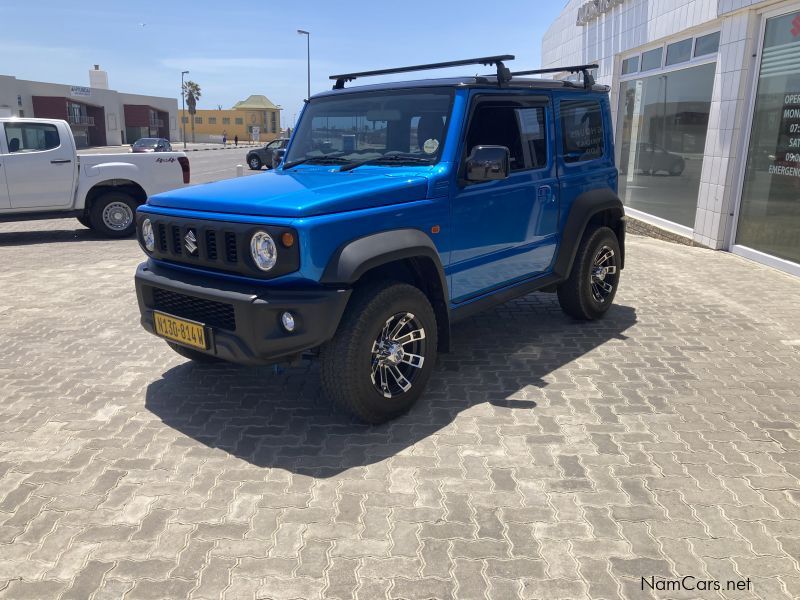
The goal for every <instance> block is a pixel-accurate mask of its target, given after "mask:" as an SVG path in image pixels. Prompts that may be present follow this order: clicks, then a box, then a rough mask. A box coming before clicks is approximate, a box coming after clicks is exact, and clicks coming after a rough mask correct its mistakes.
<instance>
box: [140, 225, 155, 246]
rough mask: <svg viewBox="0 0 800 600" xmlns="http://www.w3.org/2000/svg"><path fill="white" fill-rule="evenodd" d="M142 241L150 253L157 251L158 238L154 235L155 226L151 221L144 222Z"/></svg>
mask: <svg viewBox="0 0 800 600" xmlns="http://www.w3.org/2000/svg"><path fill="white" fill-rule="evenodd" d="M142 241H143V242H144V247H145V248H146V249H147V251H148V252H152V251H153V250H155V249H156V236H155V234H154V233H153V224H152V223H151V222H150V219H145V220H144V221H142Z"/></svg>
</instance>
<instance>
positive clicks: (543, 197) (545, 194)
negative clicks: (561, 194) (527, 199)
mask: <svg viewBox="0 0 800 600" xmlns="http://www.w3.org/2000/svg"><path fill="white" fill-rule="evenodd" d="M537 196H538V197H539V200H540V201H541V202H552V201H553V200H554V199H555V196H554V195H553V188H551V187H550V186H549V185H543V186H540V187H539V191H538V192H537Z"/></svg>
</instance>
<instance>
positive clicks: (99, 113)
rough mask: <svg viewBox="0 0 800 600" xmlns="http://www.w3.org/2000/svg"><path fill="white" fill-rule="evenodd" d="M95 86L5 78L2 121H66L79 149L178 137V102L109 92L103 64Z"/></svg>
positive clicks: (93, 78)
mask: <svg viewBox="0 0 800 600" xmlns="http://www.w3.org/2000/svg"><path fill="white" fill-rule="evenodd" d="M89 83H90V86H89V87H84V86H80V85H64V84H60V83H44V82H40V81H26V80H24V79H17V78H16V77H12V76H10V75H0V117H1V116H18V117H42V118H48V119H64V120H65V121H67V122H68V123H69V124H70V128H71V129H72V132H73V134H74V135H75V141H76V143H77V144H78V147H79V148H85V147H88V146H117V145H120V144H132V143H133V142H135V141H136V140H137V139H139V138H140V137H163V138H167V139H170V140H177V139H178V101H177V100H176V99H175V98H162V97H160V96H142V95H140V94H125V93H122V92H117V91H116V90H110V89H108V75H107V74H106V72H105V71H102V70H100V67H99V66H98V65H95V68H94V69H93V70H91V71H89Z"/></svg>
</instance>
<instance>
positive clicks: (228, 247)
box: [225, 231, 239, 263]
mask: <svg viewBox="0 0 800 600" xmlns="http://www.w3.org/2000/svg"><path fill="white" fill-rule="evenodd" d="M225 260H227V261H228V262H229V263H235V262H236V261H237V260H239V252H238V251H237V249H236V234H235V233H232V232H230V231H229V232H227V233H226V234H225Z"/></svg>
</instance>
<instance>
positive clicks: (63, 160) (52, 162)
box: [50, 158, 72, 165]
mask: <svg viewBox="0 0 800 600" xmlns="http://www.w3.org/2000/svg"><path fill="white" fill-rule="evenodd" d="M71 162H72V161H71V160H70V159H68V158H60V159H58V160H51V161H50V164H51V165H63V164H65V163H71Z"/></svg>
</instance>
